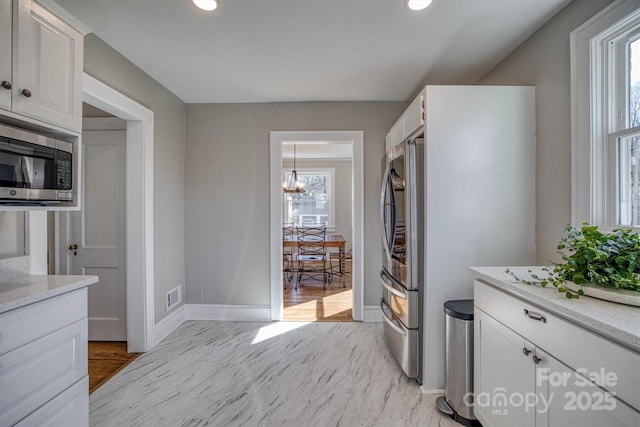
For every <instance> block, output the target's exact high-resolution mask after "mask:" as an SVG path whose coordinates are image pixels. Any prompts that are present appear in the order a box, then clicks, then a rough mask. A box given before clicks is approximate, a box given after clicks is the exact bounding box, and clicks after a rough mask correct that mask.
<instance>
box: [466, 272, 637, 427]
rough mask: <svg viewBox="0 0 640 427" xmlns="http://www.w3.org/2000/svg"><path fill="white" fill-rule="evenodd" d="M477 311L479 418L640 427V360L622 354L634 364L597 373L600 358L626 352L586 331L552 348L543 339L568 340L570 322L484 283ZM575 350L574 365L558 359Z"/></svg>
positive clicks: (608, 362)
mask: <svg viewBox="0 0 640 427" xmlns="http://www.w3.org/2000/svg"><path fill="white" fill-rule="evenodd" d="M475 304H476V307H475V316H474V319H475V325H474V391H475V396H474V399H475V400H474V412H475V415H476V417H477V418H478V420H480V422H481V423H482V425H483V426H484V427H491V426H510V427H513V426H521V427H525V426H531V427H534V426H535V427H560V426H562V427H569V426H576V427H577V426H580V427H589V426H593V427H604V426H607V427H614V426H633V427H637V426H640V412H639V411H638V408H634V407H633V406H632V405H633V403H634V402H635V400H634V399H636V397H637V396H634V395H633V394H631V393H627V390H629V389H632V388H633V387H634V385H635V387H636V390H637V391H638V392H640V385H638V383H637V382H635V381H634V379H633V376H634V374H637V372H636V371H637V370H638V367H640V365H638V361H640V355H636V356H638V358H637V359H634V358H633V356H634V355H633V354H627V353H626V351H627V350H624V349H622V350H624V351H625V352H622V353H619V354H621V355H622V358H623V359H624V358H627V360H615V359H607V358H603V359H601V361H600V364H599V367H598V368H595V367H594V365H593V362H592V360H593V356H594V354H604V355H607V354H616V352H617V351H618V350H620V349H621V348H620V349H619V348H617V345H616V344H614V343H612V342H609V341H608V340H606V339H605V338H603V337H599V336H596V335H594V334H589V335H586V336H580V334H579V333H578V330H576V331H575V334H571V333H567V334H562V335H561V336H559V337H557V339H556V340H549V341H546V340H545V339H542V337H544V336H553V335H554V334H558V332H568V330H565V331H562V329H561V328H557V329H556V328H554V327H553V326H554V325H555V326H557V325H559V324H560V323H559V322H564V323H566V324H568V323H569V322H566V321H563V320H561V319H559V318H556V317H553V315H550V314H548V313H546V312H544V311H542V310H539V311H534V310H533V308H535V307H533V308H532V307H531V306H530V305H526V304H525V303H524V302H523V301H520V300H519V299H517V298H515V297H513V296H511V295H507V294H505V293H503V292H501V291H498V290H496V289H495V288H493V287H491V286H489V285H487V284H484V283H482V282H479V281H476V283H475ZM494 309H495V310H494ZM493 315H495V316H496V317H494V316H493ZM515 316H522V317H523V318H525V319H526V320H527V322H530V323H527V322H524V323H521V322H520V318H517V319H516V318H515ZM497 319H500V320H497ZM550 326H551V327H550ZM570 327H575V328H578V327H577V326H576V325H570ZM545 329H546V331H545V332H544V333H541V331H544V330H545ZM581 331H582V333H587V332H586V331H584V330H581ZM580 338H582V339H580ZM576 339H578V340H580V343H579V344H576V341H574V340H576ZM539 341H542V342H545V343H546V344H549V347H545V348H542V347H541V344H540V342H539ZM589 341H590V342H589ZM585 346H586V347H585ZM611 346H615V347H616V348H610V347H611ZM554 347H556V348H554ZM561 347H562V348H561ZM567 348H568V349H573V350H574V352H575V353H576V354H574V355H572V357H570V358H569V359H570V362H569V363H570V364H569V363H565V361H562V360H560V359H559V357H556V356H557V355H558V354H564V353H565V352H566V349H567ZM585 349H587V351H585ZM556 350H557V351H556ZM574 356H575V357H574ZM629 363H630V365H629ZM625 370H629V372H630V375H625ZM630 381H631V382H630ZM618 392H619V393H618ZM622 397H624V398H625V399H626V401H625V400H623V399H622ZM630 402H631V403H630Z"/></svg>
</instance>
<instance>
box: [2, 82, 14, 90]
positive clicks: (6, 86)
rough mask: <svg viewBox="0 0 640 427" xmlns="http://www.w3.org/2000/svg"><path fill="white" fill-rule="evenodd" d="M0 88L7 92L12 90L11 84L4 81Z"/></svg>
mask: <svg viewBox="0 0 640 427" xmlns="http://www.w3.org/2000/svg"><path fill="white" fill-rule="evenodd" d="M2 87H3V88H5V89H7V90H9V89H11V88H12V86H11V82H8V81H6V80H3V81H2Z"/></svg>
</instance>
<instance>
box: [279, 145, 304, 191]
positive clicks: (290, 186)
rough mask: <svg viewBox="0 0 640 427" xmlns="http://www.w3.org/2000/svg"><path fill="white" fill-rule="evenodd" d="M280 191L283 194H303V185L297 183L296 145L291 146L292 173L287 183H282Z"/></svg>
mask: <svg viewBox="0 0 640 427" xmlns="http://www.w3.org/2000/svg"><path fill="white" fill-rule="evenodd" d="M282 191H284V192H285V193H304V184H303V183H302V182H300V181H298V172H297V171H296V145H295V144H294V145H293V171H292V172H291V175H290V176H289V182H286V181H285V182H283V183H282Z"/></svg>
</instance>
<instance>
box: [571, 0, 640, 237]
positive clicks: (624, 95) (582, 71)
mask: <svg viewBox="0 0 640 427" xmlns="http://www.w3.org/2000/svg"><path fill="white" fill-rule="evenodd" d="M636 3H637V1H635V0H621V1H618V2H614V3H612V4H611V5H610V6H609V7H607V8H605V10H603V11H602V12H601V13H600V14H598V15H596V16H595V17H594V18H593V19H591V20H590V21H588V22H587V23H585V24H584V25H583V26H581V27H580V28H578V29H576V30H575V31H574V32H572V34H571V41H572V55H573V56H572V63H571V65H572V121H573V123H572V223H573V224H574V225H579V224H580V223H581V222H582V221H585V220H586V221H590V222H591V223H593V224H597V225H599V226H600V227H601V228H603V229H612V228H616V227H620V226H625V227H634V228H638V229H640V10H638V8H637V4H636Z"/></svg>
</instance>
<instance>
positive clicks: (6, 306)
mask: <svg viewBox="0 0 640 427" xmlns="http://www.w3.org/2000/svg"><path fill="white" fill-rule="evenodd" d="M97 282H98V276H29V275H27V276H20V277H16V278H13V279H4V280H2V281H0V313H4V312H5V311H9V310H13V309H15V308H19V307H22V306H25V305H28V304H33V303H34V302H38V301H42V300H45V299H47V298H51V297H54V296H56V295H60V294H64V293H66V292H71V291H74V290H76V289H80V288H83V287H85V286H89V285H91V284H94V283H97Z"/></svg>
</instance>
